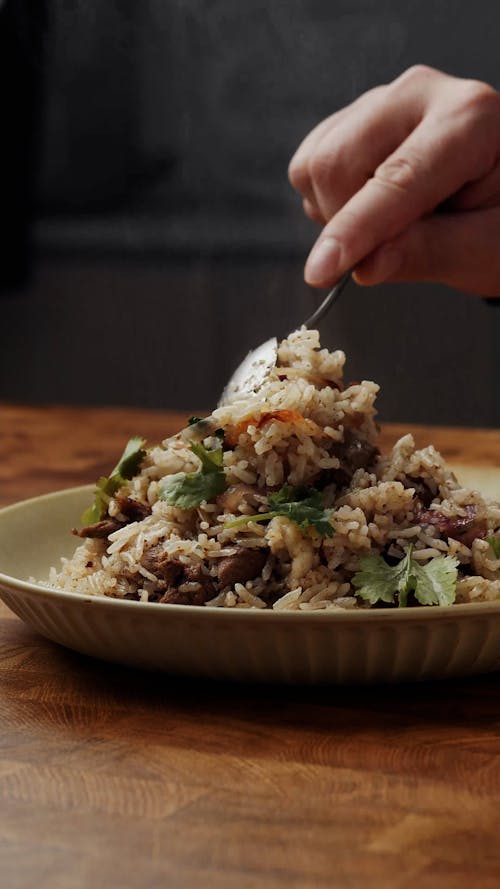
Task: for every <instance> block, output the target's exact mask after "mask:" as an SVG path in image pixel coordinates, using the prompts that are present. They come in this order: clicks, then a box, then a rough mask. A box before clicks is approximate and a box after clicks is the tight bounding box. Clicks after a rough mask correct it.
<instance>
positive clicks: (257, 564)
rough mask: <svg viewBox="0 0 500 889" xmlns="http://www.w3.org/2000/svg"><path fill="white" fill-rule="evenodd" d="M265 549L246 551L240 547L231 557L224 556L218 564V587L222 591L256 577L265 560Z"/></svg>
mask: <svg viewBox="0 0 500 889" xmlns="http://www.w3.org/2000/svg"><path fill="white" fill-rule="evenodd" d="M267 555H268V553H267V549H266V550H262V549H246V548H245V547H243V546H242V547H240V548H239V549H238V551H237V552H235V553H234V555H232V556H226V557H225V558H224V559H221V560H220V562H219V571H218V578H219V586H220V587H221V588H222V589H223V588H224V587H227V586H234V584H235V583H246V582H247V580H253V579H254V578H255V577H257V576H258V575H259V574H260V573H261V571H262V569H263V567H264V565H265V564H266V560H267Z"/></svg>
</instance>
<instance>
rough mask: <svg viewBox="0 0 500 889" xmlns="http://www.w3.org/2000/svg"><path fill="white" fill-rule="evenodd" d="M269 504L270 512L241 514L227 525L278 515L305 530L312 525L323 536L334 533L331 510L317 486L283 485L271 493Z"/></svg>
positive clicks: (263, 520)
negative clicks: (324, 503) (326, 505)
mask: <svg viewBox="0 0 500 889" xmlns="http://www.w3.org/2000/svg"><path fill="white" fill-rule="evenodd" d="M268 504H269V506H270V507H271V509H270V510H269V512H261V513H257V514H256V515H246V516H241V518H239V519H235V521H233V522H228V524H227V527H228V528H234V527H236V526H238V525H244V524H247V523H248V522H268V521H270V520H271V519H274V518H275V517H276V516H284V517H285V518H287V519H290V521H292V522H295V524H296V525H298V526H299V527H300V528H302V529H303V530H304V531H305V530H307V529H308V528H310V527H312V528H315V529H316V531H318V533H319V534H321V536H322V537H331V536H332V535H333V533H334V531H333V528H332V524H331V521H330V516H331V510H329V509H324V507H323V496H322V494H321V492H320V491H317V490H316V489H315V488H306V487H298V488H294V487H292V485H283V487H282V488H280V490H279V491H277V492H276V493H274V494H271V496H270V497H269V499H268Z"/></svg>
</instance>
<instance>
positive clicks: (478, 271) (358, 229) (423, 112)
mask: <svg viewBox="0 0 500 889" xmlns="http://www.w3.org/2000/svg"><path fill="white" fill-rule="evenodd" d="M289 177H290V181H291V183H292V185H293V186H294V187H295V188H296V189H297V191H298V192H300V194H301V195H302V197H303V203H304V210H305V212H306V214H307V215H308V216H309V217H310V218H311V219H313V220H315V221H317V222H319V223H320V224H321V225H323V230H322V232H321V234H320V236H319V238H318V240H317V241H316V243H315V245H314V247H313V249H312V251H311V253H310V255H309V258H308V260H307V263H306V268H305V278H306V281H307V282H308V283H309V284H311V285H312V286H314V287H328V286H331V285H332V284H333V283H334V282H335V281H336V280H338V278H339V277H340V276H341V275H342V274H343V273H344V272H346V271H347V270H348V269H349V268H352V267H355V272H354V278H355V280H356V281H357V282H358V283H359V284H366V285H368V284H378V283H380V282H382V281H410V280H413V281H414V280H425V281H439V282H441V283H444V284H449V285H451V286H452V287H456V288H458V289H460V290H466V291H472V292H475V293H478V294H482V295H484V296H500V93H498V92H497V91H496V90H494V89H493V88H492V87H490V86H488V85H487V84H485V83H481V82H479V81H472V80H461V79H459V78H456V77H450V76H449V75H447V74H443V73H442V72H440V71H436V70H434V69H433V68H427V67H425V66H421V65H419V66H416V67H414V68H410V69H409V70H408V71H406V72H405V73H404V74H402V75H401V77H398V78H397V80H395V81H393V82H392V83H390V84H387V85H384V86H379V87H376V88H375V89H373V90H370V91H369V92H367V93H365V94H364V95H362V96H361V97H360V98H359V99H357V100H356V101H355V102H353V103H352V104H351V105H349V106H348V107H347V108H343V109H342V110H341V111H338V112H336V113H335V114H333V115H332V116H331V117H329V118H327V119H326V120H324V121H322V123H320V124H319V125H318V126H317V127H316V128H315V129H314V130H312V132H311V133H309V135H308V136H307V137H306V138H305V139H304V141H303V142H302V144H301V145H300V146H299V148H298V150H297V152H296V153H295V155H294V157H293V158H292V161H291V162H290V167H289Z"/></svg>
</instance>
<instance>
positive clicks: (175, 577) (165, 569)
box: [141, 544, 184, 586]
mask: <svg viewBox="0 0 500 889" xmlns="http://www.w3.org/2000/svg"><path fill="white" fill-rule="evenodd" d="M141 565H142V567H143V568H145V569H146V571H150V572H151V574H154V575H155V577H159V578H160V579H161V580H164V581H165V582H166V583H167V584H168V586H171V585H172V584H175V583H177V581H179V580H180V578H181V576H182V573H183V570H184V566H183V564H182V562H178V561H176V560H175V559H172V557H171V556H170V555H169V553H166V552H165V550H164V549H163V547H162V546H161V544H158V545H157V546H152V547H151V548H150V549H148V550H146V552H145V553H144V554H143V556H142V559H141Z"/></svg>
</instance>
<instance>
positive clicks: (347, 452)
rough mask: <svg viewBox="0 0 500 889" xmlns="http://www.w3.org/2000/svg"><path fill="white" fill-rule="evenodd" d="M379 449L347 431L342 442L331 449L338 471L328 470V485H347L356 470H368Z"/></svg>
mask: <svg viewBox="0 0 500 889" xmlns="http://www.w3.org/2000/svg"><path fill="white" fill-rule="evenodd" d="M379 453H380V452H379V449H378V448H377V447H375V445H372V444H370V442H369V441H365V440H364V439H359V438H356V437H355V436H354V435H353V433H352V432H351V431H350V430H349V429H348V430H346V433H345V438H344V441H343V442H341V443H340V444H338V445H335V446H334V447H333V448H332V454H333V455H334V456H335V457H338V458H339V460H340V466H339V468H338V469H334V470H328V473H329V477H328V484H331V483H332V482H333V483H334V484H336V485H337V486H338V487H344V486H345V485H348V484H349V482H350V480H351V478H352V476H353V474H354V473H355V472H356V470H357V469H362V468H363V469H370V468H371V466H372V465H373V463H374V462H375V458H376V457H378V455H379Z"/></svg>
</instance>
